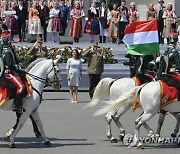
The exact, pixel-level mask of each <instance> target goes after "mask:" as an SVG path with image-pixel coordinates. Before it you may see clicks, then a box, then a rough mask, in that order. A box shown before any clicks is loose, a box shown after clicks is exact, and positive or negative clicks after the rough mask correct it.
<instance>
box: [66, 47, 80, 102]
mask: <svg viewBox="0 0 180 154" xmlns="http://www.w3.org/2000/svg"><path fill="white" fill-rule="evenodd" d="M66 73H67V79H68V86H69V91H70V94H71V103H77V96H78V86H79V80H81V75H82V62H81V60H80V57H79V52H78V50H77V49H73V50H72V52H71V58H69V59H68V61H67V64H66Z"/></svg>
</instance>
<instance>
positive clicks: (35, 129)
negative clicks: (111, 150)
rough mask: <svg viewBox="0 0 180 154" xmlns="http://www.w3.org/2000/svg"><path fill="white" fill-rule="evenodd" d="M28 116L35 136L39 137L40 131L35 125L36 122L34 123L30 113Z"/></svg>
mask: <svg viewBox="0 0 180 154" xmlns="http://www.w3.org/2000/svg"><path fill="white" fill-rule="evenodd" d="M29 118H30V119H31V122H32V125H33V130H34V134H35V136H36V137H37V138H40V137H41V133H40V131H39V129H38V126H37V124H36V121H35V119H34V118H33V116H32V115H30V116H29Z"/></svg>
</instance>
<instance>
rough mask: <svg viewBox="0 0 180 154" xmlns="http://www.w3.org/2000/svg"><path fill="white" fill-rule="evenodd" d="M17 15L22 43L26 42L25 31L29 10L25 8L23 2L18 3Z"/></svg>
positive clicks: (21, 0) (20, 0)
mask: <svg viewBox="0 0 180 154" xmlns="http://www.w3.org/2000/svg"><path fill="white" fill-rule="evenodd" d="M16 15H17V17H18V18H17V21H18V33H19V39H20V42H22V41H23V42H24V41H25V29H26V20H27V19H28V12H27V8H26V7H24V6H23V0H19V1H18V6H17V7H16Z"/></svg>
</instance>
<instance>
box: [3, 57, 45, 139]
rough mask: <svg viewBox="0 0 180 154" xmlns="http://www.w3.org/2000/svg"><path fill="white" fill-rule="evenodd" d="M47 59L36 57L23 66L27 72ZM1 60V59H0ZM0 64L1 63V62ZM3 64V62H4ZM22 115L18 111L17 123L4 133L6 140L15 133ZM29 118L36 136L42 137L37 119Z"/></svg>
mask: <svg viewBox="0 0 180 154" xmlns="http://www.w3.org/2000/svg"><path fill="white" fill-rule="evenodd" d="M46 59H47V58H37V59H34V61H32V62H30V63H29V62H28V63H26V66H24V65H23V68H25V71H26V72H29V71H30V70H31V69H32V68H33V67H34V66H35V65H36V64H37V63H38V62H40V61H43V60H46ZM0 62H1V60H0ZM0 64H1V63H0ZM2 64H3V63H2ZM20 116H21V113H16V117H17V119H16V124H15V125H14V126H13V128H11V129H9V130H7V131H6V133H5V134H4V138H5V140H8V139H9V137H10V136H11V134H12V133H13V131H14V130H15V129H16V127H17V125H18V122H19V118H20ZM29 118H30V119H31V122H32V125H33V130H34V133H35V136H36V137H37V138H40V137H41V133H40V131H39V129H38V126H37V124H36V122H35V120H34V119H33V116H32V115H30V116H29Z"/></svg>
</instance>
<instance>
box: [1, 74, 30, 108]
mask: <svg viewBox="0 0 180 154" xmlns="http://www.w3.org/2000/svg"><path fill="white" fill-rule="evenodd" d="M24 84H25V86H26V90H25V91H24V92H23V97H30V96H32V91H33V90H32V84H31V81H30V79H29V77H27V76H26V77H25V80H24ZM15 96H16V87H15V86H14V85H13V83H11V82H9V80H8V79H6V78H5V77H4V76H3V77H1V78H0V106H2V105H3V104H4V103H5V102H6V101H7V100H9V99H14V98H15Z"/></svg>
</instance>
